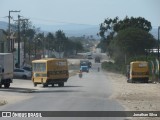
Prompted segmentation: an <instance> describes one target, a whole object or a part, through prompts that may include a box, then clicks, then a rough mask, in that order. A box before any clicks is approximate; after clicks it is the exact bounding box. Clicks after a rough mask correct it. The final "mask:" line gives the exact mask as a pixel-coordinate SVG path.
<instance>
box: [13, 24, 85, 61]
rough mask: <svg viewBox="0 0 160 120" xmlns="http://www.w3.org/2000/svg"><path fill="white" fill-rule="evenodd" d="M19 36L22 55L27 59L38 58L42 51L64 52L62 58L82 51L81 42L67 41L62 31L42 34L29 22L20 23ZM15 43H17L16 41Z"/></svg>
mask: <svg viewBox="0 0 160 120" xmlns="http://www.w3.org/2000/svg"><path fill="white" fill-rule="evenodd" d="M15 31H16V28H15ZM20 34H21V42H24V49H25V51H24V52H25V53H24V54H28V55H29V59H30V57H31V56H34V58H38V55H42V54H44V51H52V52H54V51H56V52H64V57H68V56H70V55H73V54H77V52H80V51H83V45H82V42H81V41H78V40H71V39H69V38H68V37H67V36H66V35H65V33H64V32H63V31H62V30H58V31H56V32H55V33H51V32H48V33H44V32H40V28H36V27H35V26H33V25H32V23H31V22H28V23H27V24H26V25H24V23H21V33H20ZM16 35H17V32H16ZM16 42H18V40H17V39H16ZM53 57H55V56H53Z"/></svg>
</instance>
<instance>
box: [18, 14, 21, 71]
mask: <svg viewBox="0 0 160 120" xmlns="http://www.w3.org/2000/svg"><path fill="white" fill-rule="evenodd" d="M20 41H21V36H20V15H18V68H20Z"/></svg>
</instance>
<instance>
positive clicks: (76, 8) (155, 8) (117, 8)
mask: <svg viewBox="0 0 160 120" xmlns="http://www.w3.org/2000/svg"><path fill="white" fill-rule="evenodd" d="M9 10H21V12H20V15H22V16H24V17H25V18H30V21H32V22H33V23H34V24H61V23H78V24H91V25H99V24H100V23H102V22H103V21H104V19H105V18H108V17H109V18H114V17H116V16H118V17H119V18H120V19H123V18H124V17H125V16H126V15H127V16H129V17H131V16H133V17H139V16H141V17H144V18H145V19H147V20H149V21H150V22H151V23H152V26H153V27H154V26H160V0H0V21H8V19H7V18H4V17H5V16H7V15H8V12H9ZM17 15H18V14H17V13H12V16H13V17H14V19H17Z"/></svg>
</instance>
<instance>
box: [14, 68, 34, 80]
mask: <svg viewBox="0 0 160 120" xmlns="http://www.w3.org/2000/svg"><path fill="white" fill-rule="evenodd" d="M13 76H14V78H22V79H27V78H31V76H32V74H31V72H30V71H27V70H24V69H20V68H16V69H14V72H13Z"/></svg>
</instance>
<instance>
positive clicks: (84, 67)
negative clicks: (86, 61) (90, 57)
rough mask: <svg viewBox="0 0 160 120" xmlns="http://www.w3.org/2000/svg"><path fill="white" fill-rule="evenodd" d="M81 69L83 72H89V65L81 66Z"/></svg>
mask: <svg viewBox="0 0 160 120" xmlns="http://www.w3.org/2000/svg"><path fill="white" fill-rule="evenodd" d="M80 71H82V72H87V73H88V72H89V68H88V66H81V67H80Z"/></svg>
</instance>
